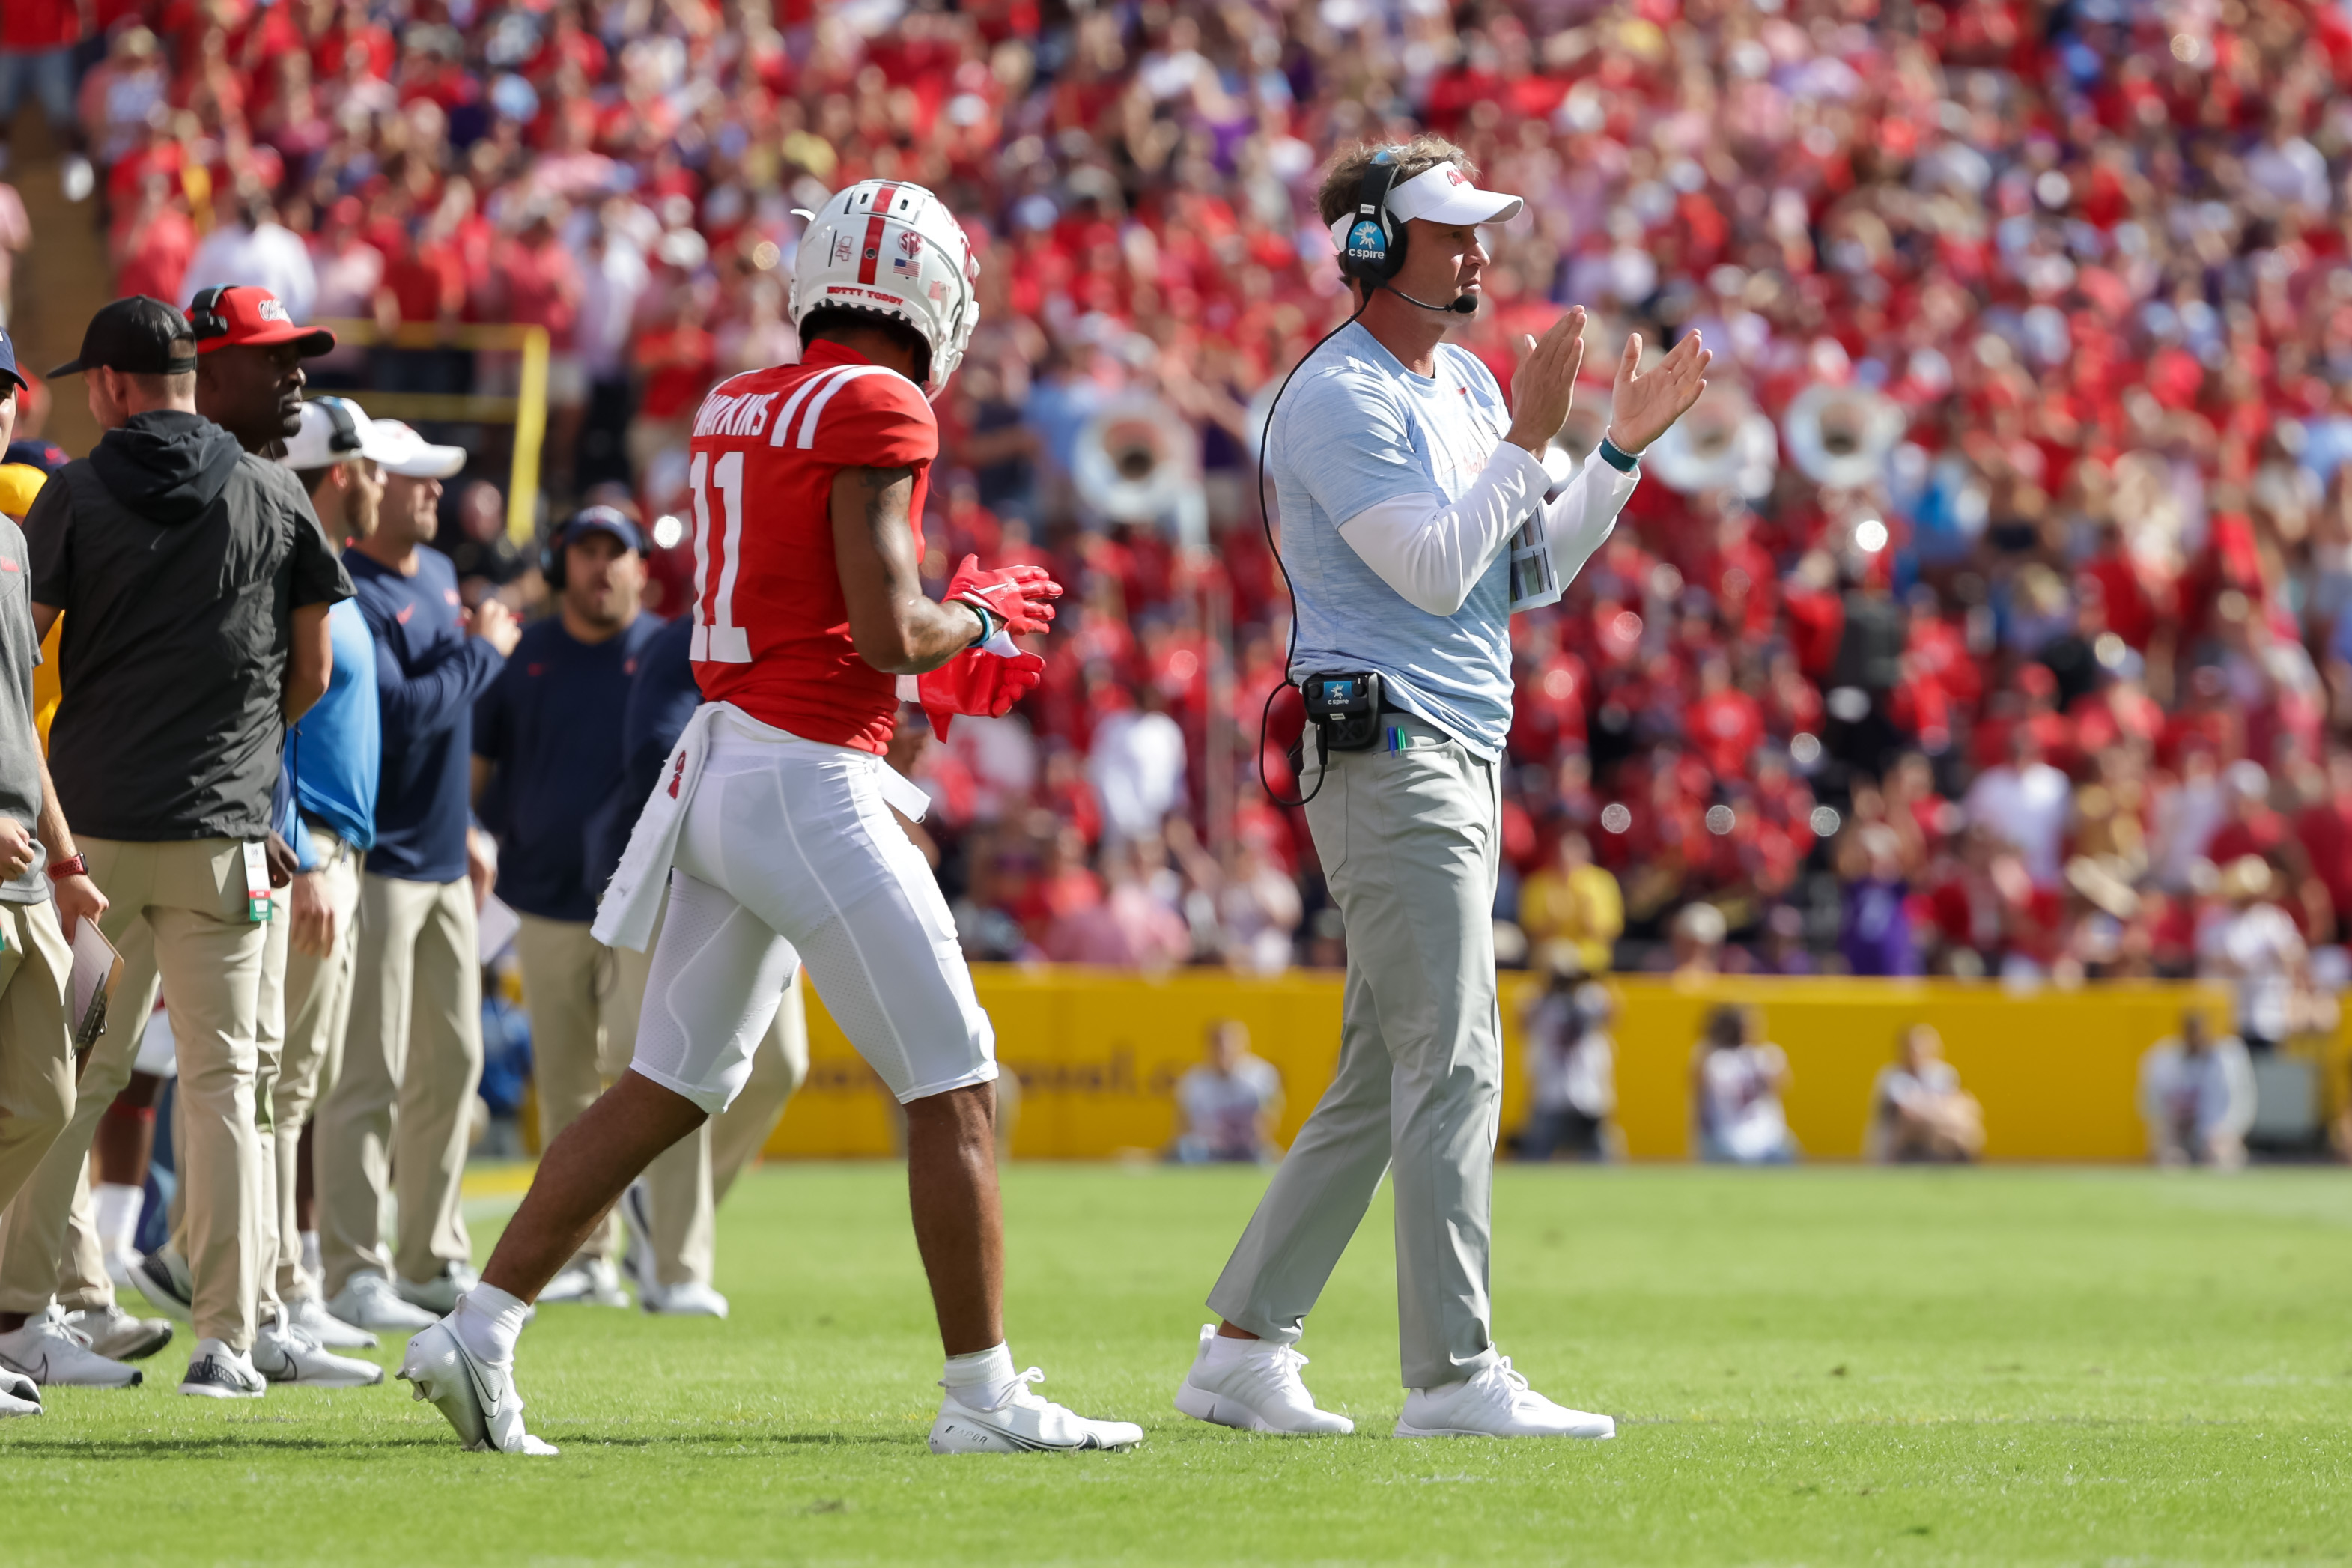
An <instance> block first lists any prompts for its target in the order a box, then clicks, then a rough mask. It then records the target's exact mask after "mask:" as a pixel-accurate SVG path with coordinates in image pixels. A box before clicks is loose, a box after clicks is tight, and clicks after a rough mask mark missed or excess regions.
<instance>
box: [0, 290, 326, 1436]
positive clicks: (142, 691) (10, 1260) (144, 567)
mask: <svg viewBox="0 0 2352 1568" xmlns="http://www.w3.org/2000/svg"><path fill="white" fill-rule="evenodd" d="M195 368H196V344H195V338H194V333H193V332H192V331H190V329H189V326H188V323H187V321H185V319H184V318H183V317H182V316H181V315H180V313H179V312H178V311H177V310H173V309H172V308H171V307H170V306H169V305H166V304H164V303H163V301H161V300H151V299H147V298H145V297H143V296H133V297H131V298H130V299H127V300H116V301H114V302H113V303H112V304H110V305H108V306H107V307H105V308H104V309H103V310H100V311H99V312H98V314H97V315H96V316H95V317H93V318H92V319H91V321H90V324H89V331H88V332H87V333H86V334H85V335H84V336H83V339H82V352H81V356H80V357H79V359H77V360H75V361H74V362H73V363H71V364H68V365H66V366H63V367H61V368H60V369H59V370H58V371H56V372H54V373H53V374H57V375H69V374H82V373H86V374H87V377H88V380H89V405H90V412H91V414H92V415H93V416H95V417H96V419H97V421H98V423H99V425H100V426H101V427H103V428H104V429H105V431H106V436H105V437H104V438H103V439H102V440H100V442H99V444H98V446H97V447H96V449H95V450H93V451H92V452H91V454H90V456H89V458H85V459H81V460H79V461H76V462H72V463H68V465H66V467H65V468H63V469H62V470H60V471H59V472H58V476H57V477H56V478H55V479H52V480H51V481H50V482H49V484H48V485H47V487H46V488H44V489H42V491H41V496H40V499H39V500H37V501H36V502H35V503H34V505H33V511H32V514H31V516H30V517H28V518H27V519H26V529H25V533H26V538H27V539H29V540H30V541H31V542H32V552H33V571H32V578H33V582H32V590H33V617H34V621H35V624H36V625H37V627H38V628H39V629H40V630H42V631H43V632H46V631H47V629H48V626H49V624H50V623H51V622H52V621H54V620H55V619H56V618H57V617H58V614H59V612H60V611H62V612H64V613H65V636H64V640H63V645H62V650H61V655H62V656H61V658H60V660H59V663H60V666H61V668H62V670H63V673H64V678H65V691H64V698H63V700H62V702H61V703H60V705H59V707H58V718H57V723H56V725H55V726H54V727H53V728H52V730H51V731H50V735H49V746H50V755H49V767H50V772H51V773H52V774H54V775H55V777H56V780H57V785H58V798H59V800H60V801H61V802H63V803H64V804H65V805H66V807H67V809H68V812H69V813H70V814H71V816H72V819H73V820H74V822H75V823H76V824H77V826H78V827H79V829H80V830H81V831H80V833H79V837H80V838H81V848H82V853H83V855H84V856H85V857H86V858H88V861H89V872H90V874H91V876H92V877H93V879H95V880H96V881H97V883H98V885H99V886H100V888H101V889H105V892H106V895H107V897H108V899H109V900H111V905H112V907H111V908H110V909H109V910H107V912H106V914H105V916H104V918H103V919H102V920H101V921H100V927H101V929H102V930H103V931H105V933H106V935H107V936H108V938H109V939H110V940H111V941H112V942H114V944H115V946H116V948H117V949H118V950H120V951H121V952H122V954H123V967H124V970H125V973H132V972H135V971H137V970H139V969H142V968H144V967H146V965H147V963H148V962H151V961H150V960H149V958H148V954H149V953H150V952H152V966H153V969H154V970H155V971H157V972H160V973H161V976H162V980H163V987H164V989H165V991H166V993H167V994H168V998H169V1004H170V1007H171V1014H172V1033H173V1038H174V1039H175V1040H176V1041H177V1043H178V1051H179V1062H180V1086H179V1095H180V1100H181V1102H182V1104H183V1105H184V1107H185V1110H184V1112H183V1115H184V1125H185V1128H186V1131H187V1147H186V1150H185V1154H184V1157H185V1161H186V1163H185V1164H184V1167H183V1169H184V1171H185V1172H186V1173H187V1176H186V1184H185V1186H184V1188H183V1189H182V1190H183V1191H184V1194H185V1206H186V1213H187V1228H188V1261H189V1263H190V1265H191V1268H192V1269H193V1272H194V1303H193V1315H194V1321H195V1331H196V1333H197V1335H198V1339H197V1342H196V1350H195V1355H194V1359H193V1360H192V1361H191V1362H190V1363H189V1366H188V1374H187V1377H186V1379H185V1380H184V1381H183V1382H182V1383H181V1384H180V1391H181V1392H182V1393H183V1394H202V1395H205V1396H208V1397H211V1398H216V1399H217V1398H255V1397H258V1396H259V1395H260V1394H262V1392H263V1384H262V1379H261V1374H260V1373H258V1372H257V1371H256V1370H255V1368H254V1365H253V1363H252V1361H251V1360H250V1359H249V1352H251V1351H252V1349H253V1343H254V1334H255V1329H256V1324H255V1321H254V1302H255V1295H256V1291H257V1281H258V1271H259V1269H260V1268H261V1258H260V1238H259V1237H258V1236H257V1234H256V1232H255V1227H254V1226H252V1225H251V1224H249V1223H248V1215H247V1209H248V1205H249V1202H250V1195H251V1194H253V1193H254V1192H255V1191H256V1190H257V1186H256V1181H257V1170H256V1167H257V1162H258V1161H259V1160H260V1159H261V1158H262V1152H261V1147H260V1141H259V1136H258V1134H257V1132H256V1131H255V1127H254V1113H255V1107H254V1094H255V1089H256V1070H257V1069H256V1059H257V1049H258V1047H257V1036H258V1032H259V1029H260V1026H261V1020H260V1006H261V964H262V949H263V945H264V938H265V934H266V928H265V923H264V922H266V921H267V920H268V915H269V911H270V909H271V904H272V900H271V895H270V889H269V878H268V868H267V867H266V865H265V864H264V861H263V855H262V841H263V840H264V839H265V838H266V837H268V832H269V826H270V816H269V808H270V795H271V791H272V788H273V786H274V785H275V784H276V783H277V781H278V755H279V752H280V750H281V748H282V745H283V742H284V739H285V726H286V725H287V724H289V723H290V722H292V721H294V720H297V719H299V718H300V717H301V716H302V714H303V713H304V712H305V711H306V710H308V709H309V708H310V705H311V703H313V702H314V701H316V700H318V697H319V694H320V692H322V691H324V690H325V689H326V688H327V678H328V667H329V663H330V658H331V655H330V652H329V641H328V632H327V612H328V608H329V606H330V605H332V604H333V603H335V602H336V601H338V600H341V599H347V598H349V597H351V594H352V584H351V579H350V578H349V577H348V576H346V575H345V574H344V573H343V569H342V567H341V565H339V564H338V563H336V561H335V557H334V553H333V552H331V551H330V550H329V549H328V548H327V542H326V540H325V538H324V536H322V535H321V534H320V531H319V524H318V521H317V519H316V518H314V517H313V516H312V515H311V512H310V500H309V499H308V498H306V497H305V496H304V495H303V494H302V491H301V487H300V486H299V485H297V484H296V483H295V482H294V479H293V476H292V475H290V474H289V473H287V472H286V470H284V469H283V468H278V466H277V465H276V464H274V463H270V462H267V461H265V460H263V459H262V458H257V457H254V456H253V455H252V454H250V453H248V452H246V451H245V450H243V449H242V448H241V447H238V445H237V442H236V437H233V436H231V435H230V434H229V433H228V432H227V431H226V430H224V429H222V428H221V427H220V426H217V425H215V424H213V423H212V422H211V421H210V420H208V419H205V418H204V417H203V416H201V415H199V414H197V413H196V411H195ZM142 990H143V993H144V994H140V995H124V994H117V995H116V996H115V997H114V998H113V1000H112V1001H111V1003H110V1005H109V1011H110V1013H111V1014H112V1015H113V1016H115V1017H117V1018H123V1019H133V1018H143V1017H145V1016H147V1013H148V1010H149V1009H150V1008H151V1007H152V1006H153V1005H154V984H153V983H152V981H151V982H149V984H147V985H145V986H144V987H142ZM119 1033H120V1037H121V1038H120V1041H118V1040H117V1032H116V1031H110V1032H109V1033H108V1034H107V1035H105V1036H103V1037H100V1045H99V1047H98V1049H97V1050H96V1052H95V1053H94V1054H93V1056H92V1058H91V1061H90V1063H89V1068H88V1069H87V1071H86V1076H85V1078H84V1079H83V1082H82V1084H81V1092H82V1095H83V1097H84V1103H83V1105H82V1106H80V1107H78V1108H77V1110H76V1111H75V1115H74V1120H73V1121H72V1123H71V1124H70V1125H69V1126H68V1130H67V1131H66V1133H65V1134H64V1135H63V1136H61V1137H60V1138H59V1139H58V1142H57V1143H56V1144H55V1145H54V1146H53V1147H52V1148H51V1149H50V1152H49V1155H48V1158H47V1160H45V1161H44V1162H43V1163H42V1165H41V1169H40V1170H39V1172H37V1173H36V1174H35V1177H34V1179H33V1180H32V1182H31V1183H29V1184H27V1185H26V1187H25V1189H24V1190H23V1191H22V1192H20V1193H18V1194H16V1202H15V1203H14V1204H13V1205H11V1206H10V1208H9V1211H8V1215H7V1219H6V1224H5V1232H0V1330H5V1329H14V1328H16V1327H17V1326H18V1324H17V1322H16V1321H15V1317H16V1314H20V1313H44V1312H46V1310H47V1307H48V1304H49V1300H50V1298H51V1297H52V1296H53V1295H54V1294H55V1291H56V1289H57V1285H58V1247H59V1245H60V1242H61V1240H62V1238H63V1231H64V1228H65V1222H66V1216H67V1212H68V1209H69V1208H70V1206H71V1205H72V1201H73V1194H74V1188H75V1186H76V1184H77V1182H78V1179H79V1175H80V1173H81V1165H82V1162H83V1161H84V1159H85V1158H86V1157H87V1155H88V1154H89V1142H90V1134H91V1132H92V1131H94V1129H95V1126H96V1122H97V1116H98V1112H99V1111H100V1110H104V1108H105V1106H106V1104H107V1102H108V1101H110V1100H112V1099H113V1098H114V1095H115V1093H116V1091H117V1090H119V1089H121V1086H122V1084H123V1082H124V1080H125V1079H127V1078H128V1077H129V1075H130V1067H131V1063H130V1060H129V1058H128V1055H127V1054H126V1052H125V1050H124V1049H123V1048H122V1047H126V1046H135V1043H136V1031H134V1030H131V1029H123V1030H121V1031H120V1032H119ZM75 1348H77V1349H79V1348H80V1347H79V1346H76V1347H75ZM58 1356H59V1357H60V1358H63V1359H64V1360H68V1361H69V1360H71V1359H73V1358H71V1357H69V1356H66V1354H65V1352H64V1351H63V1350H62V1349H59V1350H58ZM101 1370H102V1369H101Z"/></svg>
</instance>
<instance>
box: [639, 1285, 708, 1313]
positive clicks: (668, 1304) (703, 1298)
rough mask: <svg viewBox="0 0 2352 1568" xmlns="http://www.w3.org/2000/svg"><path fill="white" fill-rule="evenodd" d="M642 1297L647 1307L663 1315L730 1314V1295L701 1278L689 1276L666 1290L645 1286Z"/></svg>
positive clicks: (647, 1309) (649, 1310) (650, 1310)
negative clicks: (725, 1294)
mask: <svg viewBox="0 0 2352 1568" xmlns="http://www.w3.org/2000/svg"><path fill="white" fill-rule="evenodd" d="M641 1300H643V1301H644V1303H645V1309H646V1311H648V1312H652V1313H654V1314H655V1315H656V1316H658V1317H664V1318H723V1317H725V1316H726V1315H727V1298H726V1297H724V1296H722V1295H720V1294H719V1292H718V1291H716V1290H714V1289H711V1288H710V1287H709V1286H708V1285H705V1284H704V1283H703V1282H702V1281H701V1280H699V1279H688V1280H687V1281H686V1282H684V1283H683V1284H678V1285H673V1286H671V1287H670V1288H669V1289H667V1290H665V1289H662V1288H661V1287H660V1286H658V1285H656V1286H651V1287H649V1288H647V1289H645V1291H644V1292H643V1294H642V1297H641Z"/></svg>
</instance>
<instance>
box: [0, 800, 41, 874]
mask: <svg viewBox="0 0 2352 1568" xmlns="http://www.w3.org/2000/svg"><path fill="white" fill-rule="evenodd" d="M33 849H34V845H33V830H32V829H31V828H29V827H27V826H25V825H24V824H23V823H21V822H19V821H17V820H16V818H15V817H13V816H0V873H5V875H0V881H9V882H13V881H15V880H16V879H17V878H19V877H21V876H23V875H24V874H25V873H26V872H27V871H29V870H31V869H32V868H33Z"/></svg>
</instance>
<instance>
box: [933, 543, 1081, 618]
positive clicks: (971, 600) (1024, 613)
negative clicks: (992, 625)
mask: <svg viewBox="0 0 2352 1568" xmlns="http://www.w3.org/2000/svg"><path fill="white" fill-rule="evenodd" d="M1061 596H1062V585H1061V584H1059V583H1056V582H1055V581H1054V579H1053V578H1051V577H1049V576H1047V575H1046V574H1045V568H1044V567H1043V566H1005V567H1001V568H998V569H996V570H994V571H982V569H981V564H980V557H979V556H977V555H967V556H965V557H964V558H963V564H962V565H961V566H959V567H957V568H956V569H955V575H954V576H952V577H950V578H949V579H948V602H949V603H950V604H953V603H954V602H955V601H957V600H959V599H961V600H963V601H964V602H965V603H967V604H973V605H979V606H981V608H982V609H984V610H986V611H987V612H988V613H989V615H990V616H992V617H994V619H995V621H996V622H997V624H999V625H1001V626H1003V628H1004V629H1005V630H1006V631H1008V632H1011V633H1012V634H1013V636H1014V637H1026V636H1028V635H1029V634H1030V633H1032V632H1042V631H1044V630H1045V628H1046V627H1047V626H1052V625H1053V624H1054V601H1055V600H1056V599H1058V598H1060V597H1061Z"/></svg>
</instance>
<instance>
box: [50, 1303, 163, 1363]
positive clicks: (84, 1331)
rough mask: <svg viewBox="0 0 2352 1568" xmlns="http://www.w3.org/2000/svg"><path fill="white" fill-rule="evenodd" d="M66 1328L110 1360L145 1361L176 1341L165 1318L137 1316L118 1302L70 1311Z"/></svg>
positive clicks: (67, 1315)
mask: <svg viewBox="0 0 2352 1568" xmlns="http://www.w3.org/2000/svg"><path fill="white" fill-rule="evenodd" d="M66 1327H67V1328H68V1329H71V1330H72V1331H74V1332H75V1333H77V1334H79V1335H80V1336H81V1342H82V1343H84V1344H86V1345H88V1346H89V1348H90V1349H92V1350H94V1351H96V1352H98V1353H99V1354H100V1355H102V1356H104V1357H106V1358H107V1359H108V1360H110V1361H143V1360H145V1359H146V1358H147V1357H149V1356H151V1355H153V1354H154V1353H155V1352H157V1351H160V1350H162V1349H163V1347H164V1346H165V1345H168V1344H170V1343H171V1342H172V1325H171V1323H170V1322H169V1321H166V1320H164V1319H162V1318H134V1317H132V1316H131V1314H130V1313H128V1312H126V1311H124V1310H122V1308H121V1305H120V1304H119V1303H116V1302H111V1301H110V1302H108V1303H107V1304H106V1305H105V1306H103V1307H85V1308H83V1309H82V1310H80V1311H79V1312H68V1313H67V1314H66Z"/></svg>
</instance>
